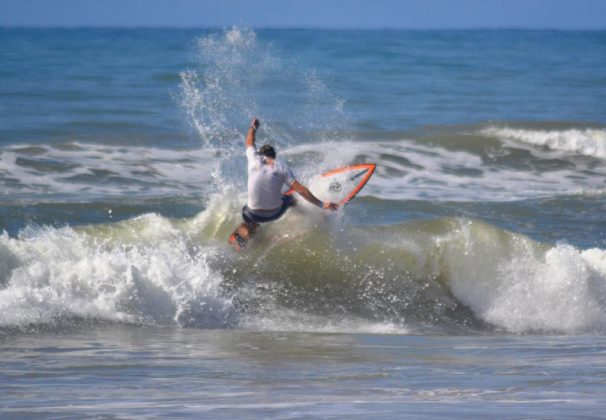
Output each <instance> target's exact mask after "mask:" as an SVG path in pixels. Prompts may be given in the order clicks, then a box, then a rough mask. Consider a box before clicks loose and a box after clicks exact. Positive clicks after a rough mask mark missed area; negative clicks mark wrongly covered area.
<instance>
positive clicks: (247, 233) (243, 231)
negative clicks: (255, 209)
mask: <svg viewBox="0 0 606 420" xmlns="http://www.w3.org/2000/svg"><path fill="white" fill-rule="evenodd" d="M258 227H259V224H258V223H254V222H247V221H244V222H242V223H241V224H240V226H238V228H237V229H236V232H237V233H238V234H239V235H240V236H241V237H243V238H244V239H250V238H251V237H252V236H253V235H254V234H255V232H256V231H257V228H258Z"/></svg>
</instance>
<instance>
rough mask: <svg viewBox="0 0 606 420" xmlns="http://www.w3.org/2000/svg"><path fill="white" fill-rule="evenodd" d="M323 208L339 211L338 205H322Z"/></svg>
mask: <svg viewBox="0 0 606 420" xmlns="http://www.w3.org/2000/svg"><path fill="white" fill-rule="evenodd" d="M324 208H325V209H326V210H330V211H337V210H339V205H338V204H337V203H324Z"/></svg>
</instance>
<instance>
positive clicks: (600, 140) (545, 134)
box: [481, 127, 606, 159]
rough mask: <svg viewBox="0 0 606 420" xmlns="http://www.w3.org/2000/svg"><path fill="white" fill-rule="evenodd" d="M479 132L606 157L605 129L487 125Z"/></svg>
mask: <svg viewBox="0 0 606 420" xmlns="http://www.w3.org/2000/svg"><path fill="white" fill-rule="evenodd" d="M481 133H482V134H484V135H486V136H490V137H497V138H499V139H501V140H514V141H516V142H521V143H526V144H530V145H533V146H541V147H546V148H548V149H551V150H557V151H560V152H567V153H572V154H578V155H583V156H591V157H595V158H599V159H606V130H604V129H592V128H585V129H568V130H529V129H522V128H510V127H487V128H485V129H483V130H481Z"/></svg>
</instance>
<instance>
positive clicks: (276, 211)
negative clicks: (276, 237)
mask: <svg viewBox="0 0 606 420" xmlns="http://www.w3.org/2000/svg"><path fill="white" fill-rule="evenodd" d="M259 124H260V122H259V120H258V119H257V118H253V120H252V123H251V125H250V128H249V129H248V134H247V135H246V158H247V160H248V200H247V203H246V205H245V206H244V207H243V208H242V218H243V219H244V222H242V224H240V225H239V226H238V227H237V228H236V230H235V231H234V232H233V233H232V234H231V236H230V237H229V243H230V244H232V245H233V246H234V248H236V249H237V250H240V249H242V248H244V247H245V246H246V242H247V241H248V240H249V239H250V238H251V237H252V236H253V235H254V233H255V231H256V230H257V228H258V227H259V224H260V223H267V222H273V221H274V220H278V219H279V218H280V217H282V215H283V214H284V213H285V212H286V210H288V208H289V207H292V206H293V205H295V204H296V200H295V199H294V197H293V196H292V195H284V194H282V186H283V185H286V186H287V187H289V188H292V189H293V190H294V191H296V192H297V193H298V194H299V195H301V196H302V197H303V198H304V199H306V200H307V201H309V202H310V203H312V204H315V205H316V206H318V207H321V208H323V209H328V210H331V211H335V210H337V209H338V208H339V205H338V204H335V203H330V202H323V201H320V200H318V198H316V197H315V196H314V195H313V194H312V193H311V192H310V191H309V190H308V189H307V188H306V187H304V186H303V185H301V184H300V183H299V182H297V180H296V179H295V177H294V175H293V173H292V171H291V170H290V169H289V168H288V167H287V166H286V165H285V164H284V163H282V162H280V161H279V160H276V151H275V149H274V148H273V146H271V145H269V144H265V145H263V146H261V148H260V149H259V151H257V150H256V145H255V141H256V138H255V135H256V132H257V129H258V128H259Z"/></svg>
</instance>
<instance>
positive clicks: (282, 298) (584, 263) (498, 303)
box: [0, 196, 606, 334]
mask: <svg viewBox="0 0 606 420" xmlns="http://www.w3.org/2000/svg"><path fill="white" fill-rule="evenodd" d="M237 207H238V203H237V201H236V200H233V199H229V198H227V197H226V196H223V197H220V198H217V197H216V198H215V199H214V200H213V201H212V202H211V205H210V207H209V208H208V209H207V210H205V211H204V212H202V213H201V214H199V215H198V216H196V217H194V218H191V219H175V220H171V219H167V218H164V217H161V216H158V215H153V214H149V215H144V216H141V217H138V218H135V219H132V220H128V221H123V222H119V223H114V224H102V225H95V226H89V227H83V228H79V229H72V228H67V227H66V228H61V229H54V228H30V229H27V230H25V231H22V233H21V235H20V236H19V237H18V238H10V237H8V236H7V235H6V234H4V235H3V236H1V237H0V276H1V278H0V287H1V290H0V314H2V315H0V325H1V326H2V327H3V328H14V327H27V326H28V325H39V324H59V325H60V324H61V322H63V321H62V320H65V319H70V320H71V319H74V318H80V319H93V320H103V321H107V320H109V321H114V322H131V323H143V324H145V323H149V324H154V325H181V326H191V327H198V328H233V327H235V328H248V329H255V330H294V331H299V330H304V331H330V332H375V333H407V332H415V331H417V332H419V331H425V332H426V331H428V330H432V331H445V330H448V331H463V332H464V333H467V332H469V331H485V330H489V331H490V330H494V329H498V330H504V331H509V332H513V333H527V332H537V331H540V332H552V333H566V334H576V333H586V332H592V333H600V334H601V333H604V332H606V315H605V313H606V311H605V309H606V282H605V280H606V251H605V250H602V249H597V248H595V249H586V250H581V249H577V248H574V247H572V246H570V245H567V244H556V245H546V244H541V243H537V242H535V241H533V240H531V239H529V238H527V237H525V236H523V235H520V234H515V233H512V232H508V231H505V230H501V229H498V228H496V227H494V226H491V225H488V224H486V223H483V222H480V221H477V220H471V219H458V218H457V219H455V218H445V219H437V220H430V221H423V222H409V223H405V224H398V225H391V226H385V227H381V226H375V227H355V228H353V227H349V228H347V227H346V226H344V225H343V224H342V222H341V221H340V220H339V218H338V217H337V218H336V219H335V218H329V219H328V220H324V219H323V218H322V217H321V215H320V214H319V213H318V212H317V211H316V212H314V213H310V214H306V213H307V212H308V210H307V208H306V207H305V206H302V207H299V208H297V209H296V211H295V210H293V211H292V212H290V213H289V214H288V216H287V217H286V218H285V219H284V220H281V221H279V222H276V223H274V224H271V225H268V226H264V228H263V229H262V230H261V231H260V233H259V236H258V238H257V239H256V240H255V241H254V242H253V243H252V245H251V249H250V250H248V251H247V252H245V253H242V254H238V253H235V252H233V251H232V250H231V249H230V248H228V247H227V245H226V243H225V238H226V237H227V235H228V234H229V231H230V230H231V229H233V227H234V226H235V224H237V223H238V217H237V215H238V212H237ZM309 211H311V210H309ZM314 215H315V217H314Z"/></svg>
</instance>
